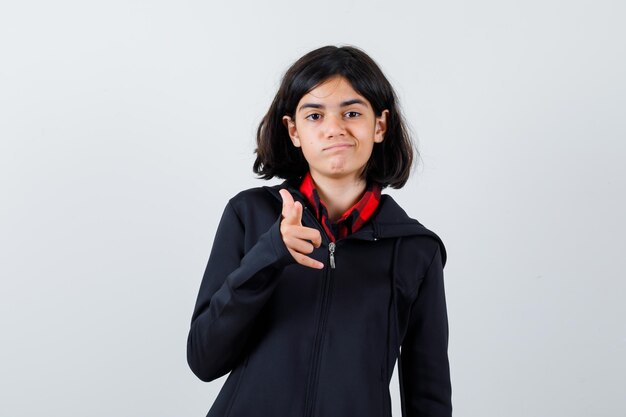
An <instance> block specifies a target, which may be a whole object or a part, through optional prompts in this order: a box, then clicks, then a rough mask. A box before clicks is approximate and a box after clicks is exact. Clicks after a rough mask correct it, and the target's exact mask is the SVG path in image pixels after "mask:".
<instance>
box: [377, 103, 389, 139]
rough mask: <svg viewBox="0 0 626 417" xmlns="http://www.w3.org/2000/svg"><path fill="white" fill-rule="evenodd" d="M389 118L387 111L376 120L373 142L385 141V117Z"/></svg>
mask: <svg viewBox="0 0 626 417" xmlns="http://www.w3.org/2000/svg"><path fill="white" fill-rule="evenodd" d="M388 116H389V110H383V111H382V112H381V113H380V116H379V117H377V118H376V130H375V132H374V142H376V143H381V142H382V141H383V140H384V139H385V132H387V117H388Z"/></svg>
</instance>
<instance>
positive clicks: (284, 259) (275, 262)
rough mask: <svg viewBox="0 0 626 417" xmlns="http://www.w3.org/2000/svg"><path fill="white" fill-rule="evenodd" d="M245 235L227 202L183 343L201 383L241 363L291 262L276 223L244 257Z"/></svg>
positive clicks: (188, 358)
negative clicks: (262, 313)
mask: <svg viewBox="0 0 626 417" xmlns="http://www.w3.org/2000/svg"><path fill="white" fill-rule="evenodd" d="M245 233H246V231H245V227H244V225H243V224H242V222H241V220H240V218H239V217H238V216H237V213H236V212H235V210H234V208H233V206H232V204H231V203H229V204H228V205H227V206H226V208H225V210H224V213H223V215H222V218H221V220H220V224H219V226H218V228H217V232H216V234H215V240H214V243H213V248H212V249H211V254H210V256H209V261H208V263H207V266H206V270H205V272H204V276H203V278H202V283H201V285H200V291H199V293H198V297H197V300H196V305H195V308H194V312H193V315H192V319H191V328H190V330H189V336H188V339H187V362H188V363H189V367H190V368H191V370H192V371H193V372H194V373H195V374H196V376H198V378H200V379H201V380H203V381H211V380H213V379H216V378H219V377H220V376H222V375H225V374H226V373H228V372H229V371H231V370H232V369H233V367H234V366H235V365H236V364H237V362H238V361H239V360H240V359H241V354H242V352H243V349H244V348H245V346H246V342H247V340H248V336H249V335H250V330H251V328H252V326H253V324H254V321H255V318H256V317H257V316H258V313H259V311H260V310H261V309H262V307H263V306H264V305H265V303H266V302H267V300H268V299H269V297H270V296H271V294H272V292H273V290H274V288H275V286H276V284H277V282H278V275H279V274H280V271H281V270H282V268H284V267H285V266H286V265H288V264H290V263H293V262H294V260H293V257H292V256H291V255H290V253H289V252H288V251H287V248H286V247H285V245H284V243H283V241H282V238H281V235H280V219H277V221H276V222H275V223H274V224H273V225H272V226H271V227H270V228H269V230H267V232H265V233H264V234H262V235H261V236H260V238H259V239H258V241H257V243H256V244H255V245H254V246H252V247H251V248H250V250H249V251H248V252H247V253H244V252H245V249H244V239H245Z"/></svg>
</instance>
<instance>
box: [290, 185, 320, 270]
mask: <svg viewBox="0 0 626 417" xmlns="http://www.w3.org/2000/svg"><path fill="white" fill-rule="evenodd" d="M279 192H280V196H281V197H282V198H283V211H282V216H283V219H282V221H281V222H280V234H281V236H282V238H283V242H285V246H287V249H288V250H289V253H291V256H293V259H295V260H296V262H298V263H299V264H300V265H304V266H308V267H309V268H316V269H322V268H324V264H323V263H321V262H319V261H316V260H315V259H313V258H311V257H309V256H307V254H310V253H312V252H313V249H314V248H319V247H320V245H321V244H322V235H321V234H320V231H319V230H317V229H313V228H311V227H305V226H302V203H300V202H299V201H295V202H294V200H293V197H292V196H291V194H290V193H289V191H287V190H286V189H281V190H280V191H279Z"/></svg>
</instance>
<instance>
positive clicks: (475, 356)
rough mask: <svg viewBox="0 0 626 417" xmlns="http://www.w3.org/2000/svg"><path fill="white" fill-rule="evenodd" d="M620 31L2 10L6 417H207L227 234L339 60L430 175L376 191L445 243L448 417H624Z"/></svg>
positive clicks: (435, 11)
mask: <svg viewBox="0 0 626 417" xmlns="http://www.w3.org/2000/svg"><path fill="white" fill-rule="evenodd" d="M625 9H626V6H624V3H623V2H621V1H618V0H615V1H608V0H602V1H579V0H574V1H565V0H542V1H533V0H531V1H528V0H526V1H498V0H492V1H487V0H477V1H473V2H463V1H458V0H457V1H441V2H408V1H407V2H394V1H384V2H383V1H371V0H370V1H367V0H362V1H344V2H334V1H319V2H293V1H286V0H285V1H276V0H273V1H267V2H237V1H233V2H230V3H228V4H226V2H219V3H218V2H215V3H212V2H206V1H177V2H175V1H146V0H141V1H140V0H135V1H129V0H125V1H119V0H113V1H107V2H104V1H102V2H85V1H73V2H72V1H67V0H60V1H55V2H47V1H20V2H17V1H16V2H12V3H9V2H8V1H5V2H3V3H2V5H1V6H0V61H1V62H0V139H1V141H0V193H1V194H0V198H1V204H0V277H1V281H0V329H1V331H0V338H1V339H0V349H1V355H0V393H1V394H0V395H1V397H2V399H1V400H0V415H2V416H7V417H22V416H36V415H49V416H76V417H79V416H80V417H83V416H97V417H100V416H102V417H104V416H107V417H111V416H114V417H135V416H156V417H161V416H162V417H172V416H176V417H178V416H203V415H205V414H206V412H207V410H208V409H209V407H210V405H211V403H212V401H213V399H214V398H215V396H216V395H217V392H218V391H219V389H220V387H221V384H222V383H223V379H220V380H218V381H215V382H212V383H209V384H206V383H202V382H200V381H199V380H197V379H196V378H195V377H194V376H193V374H192V373H191V371H190V370H189V369H188V367H187V364H186V359H185V349H186V337H187V331H188V328H189V321H190V318H191V313H192V309H193V305H194V302H195V297H196V293H197V290H198V287H199V285H200V279H201V277H202V273H203V272H204V267H205V265H206V261H207V259H208V255H209V251H210V249H211V245H212V240H213V235H214V232H215V228H216V225H217V222H218V220H219V216H220V214H221V212H222V209H223V207H224V205H225V204H226V201H227V200H228V198H230V197H231V196H233V195H234V194H235V193H236V192H238V191H240V190H242V189H244V188H248V187H251V186H258V185H262V184H264V183H263V182H262V181H260V180H256V179H255V178H254V175H253V174H252V171H251V165H252V162H253V158H254V156H253V153H252V152H253V149H254V147H255V142H254V133H255V129H256V127H257V125H258V123H259V121H260V119H261V117H262V116H263V114H264V113H265V112H266V110H267V108H268V107H269V104H270V102H271V99H272V98H273V95H274V93H275V91H276V89H277V87H278V83H279V81H280V77H281V76H282V74H283V72H284V71H285V70H286V69H287V67H288V66H289V65H290V64H291V63H292V62H293V61H294V60H295V59H297V58H298V57H300V56H301V55H303V54H304V53H306V52H308V51H309V50H311V49H314V48H317V47H319V46H322V45H325V44H352V45H356V46H358V47H361V48H363V49H364V50H365V51H366V52H368V53H369V54H370V55H371V56H372V57H373V58H374V59H375V60H376V61H377V62H378V63H379V64H380V65H381V67H382V68H383V70H384V71H385V72H386V74H387V75H388V77H389V79H390V80H391V82H392V84H393V85H394V87H395V88H396V90H397V92H398V95H399V96H400V99H401V104H402V106H403V109H404V111H405V115H406V117H407V119H408V121H409V123H410V125H411V126H412V129H413V131H414V132H415V135H416V141H417V142H418V145H419V148H420V150H421V153H422V159H421V161H420V165H419V167H418V169H417V170H416V171H415V175H414V177H413V178H412V180H411V181H410V182H409V183H408V185H407V186H406V187H405V188H404V189H402V190H400V191H398V192H396V191H393V192H391V193H392V194H393V195H394V197H396V198H397V199H398V200H399V201H400V203H401V204H402V205H403V206H404V207H405V209H406V210H407V211H408V212H409V213H410V214H411V215H412V216H413V217H415V218H417V219H418V220H420V221H421V222H422V223H424V224H425V225H426V226H427V227H429V228H431V229H432V230H434V231H436V232H437V233H438V234H439V235H440V236H441V237H442V238H443V240H444V242H445V243H446V247H447V250H448V256H449V261H448V264H447V265H446V269H445V274H446V289H447V297H448V306H449V319H450V350H449V353H450V362H451V367H452V383H453V404H454V409H455V415H456V416H469V417H501V416H508V417H517V416H519V417H522V416H523V417H528V416H550V417H558V416H568V417H573V416H580V417H590V416H593V417H603V416H614V417H618V416H619V417H623V416H624V415H626V405H625V404H624V399H623V398H624V387H625V386H626V321H625V317H626V305H625V303H624V301H623V300H624V296H625V295H626V284H625V280H624V278H625V274H624V271H625V270H626V256H624V250H625V249H626V245H625V243H624V242H625V232H626V221H625V220H624V216H625V213H626V203H625V197H624V194H625V190H626V166H625V164H624V159H625V158H626V146H625V141H626V117H624V116H625V113H626V111H625V110H626V103H625V102H626V88H625V84H626V83H625V82H624V75H625V74H626V59H625V56H624V51H625V50H626V30H625V29H624V21H625ZM271 183H275V181H274V182H271ZM391 389H392V395H393V398H394V415H397V416H399V415H400V412H399V403H398V387H397V381H395V380H394V381H392V385H391Z"/></svg>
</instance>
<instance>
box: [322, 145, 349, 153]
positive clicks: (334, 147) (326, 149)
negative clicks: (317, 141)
mask: <svg viewBox="0 0 626 417" xmlns="http://www.w3.org/2000/svg"><path fill="white" fill-rule="evenodd" d="M352 146H354V145H352V144H351V143H335V144H334V145H330V146H328V147H326V148H324V149H323V150H324V151H330V150H341V149H348V148H351V147H352Z"/></svg>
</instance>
